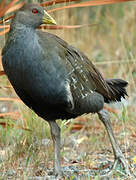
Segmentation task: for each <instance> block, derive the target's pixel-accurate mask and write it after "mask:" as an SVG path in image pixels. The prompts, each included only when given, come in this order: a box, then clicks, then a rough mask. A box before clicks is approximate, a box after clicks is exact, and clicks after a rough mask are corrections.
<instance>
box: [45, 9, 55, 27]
mask: <svg viewBox="0 0 136 180" xmlns="http://www.w3.org/2000/svg"><path fill="white" fill-rule="evenodd" d="M42 22H43V23H44V24H54V25H56V24H57V23H56V21H55V20H54V19H53V18H52V17H51V16H50V15H49V14H48V13H47V12H46V11H44V16H43V19H42Z"/></svg>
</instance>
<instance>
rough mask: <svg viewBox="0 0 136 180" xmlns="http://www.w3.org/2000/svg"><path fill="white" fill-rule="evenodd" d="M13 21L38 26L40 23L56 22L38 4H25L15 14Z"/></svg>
mask: <svg viewBox="0 0 136 180" xmlns="http://www.w3.org/2000/svg"><path fill="white" fill-rule="evenodd" d="M15 19H16V20H15V21H16V22H17V23H19V24H24V25H26V26H31V27H34V28H36V27H38V26H40V25H41V24H56V21H55V20H54V19H53V18H52V17H51V16H50V15H49V14H48V13H47V12H46V11H45V10H44V8H43V7H42V6H40V4H37V3H29V4H25V5H24V6H23V7H22V8H21V9H20V10H19V11H18V12H17V13H16V16H15Z"/></svg>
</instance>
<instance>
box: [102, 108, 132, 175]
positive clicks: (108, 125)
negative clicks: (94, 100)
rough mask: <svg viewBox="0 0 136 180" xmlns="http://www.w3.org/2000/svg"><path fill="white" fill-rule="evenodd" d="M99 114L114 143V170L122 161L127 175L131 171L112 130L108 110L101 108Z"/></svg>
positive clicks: (112, 143)
mask: <svg viewBox="0 0 136 180" xmlns="http://www.w3.org/2000/svg"><path fill="white" fill-rule="evenodd" d="M98 116H99V119H100V120H101V121H102V122H103V124H104V126H105V128H106V131H107V133H108V136H109V139H110V142H111V145H112V149H113V153H114V157H115V160H114V165H113V170H114V169H115V168H116V165H117V163H118V162H120V163H122V165H123V167H124V170H125V172H126V174H127V175H130V171H129V168H128V165H127V162H126V160H125V157H124V155H123V154H122V152H121V150H120V147H119V145H118V144H117V142H116V139H115V137H114V134H113V130H112V125H111V121H110V116H109V113H108V111H107V110H101V111H99V112H98Z"/></svg>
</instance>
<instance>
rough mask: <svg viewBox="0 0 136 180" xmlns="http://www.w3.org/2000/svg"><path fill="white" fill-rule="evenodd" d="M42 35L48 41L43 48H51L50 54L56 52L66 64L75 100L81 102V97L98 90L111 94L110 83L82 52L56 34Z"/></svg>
mask: <svg viewBox="0 0 136 180" xmlns="http://www.w3.org/2000/svg"><path fill="white" fill-rule="evenodd" d="M40 33H41V32H40ZM41 37H42V38H45V41H44V42H46V44H42V46H43V48H44V49H46V48H48V51H49V49H50V55H51V52H52V53H55V54H56V56H57V57H56V58H59V60H60V59H61V62H62V64H63V65H62V66H65V69H66V71H67V82H68V83H69V86H68V87H69V88H67V89H69V91H70V92H68V94H70V95H72V97H73V101H74V102H75V101H76V100H78V102H79V101H80V99H84V97H88V95H90V94H92V93H93V92H98V93H99V94H101V95H103V96H104V97H107V98H108V97H109V96H110V93H109V87H108V84H107V83H106V81H105V80H104V78H103V77H102V75H101V73H100V72H99V71H98V70H97V69H96V67H95V66H94V65H93V64H92V62H91V61H90V60H89V59H88V58H87V57H86V56H85V55H84V54H83V53H82V52H80V51H79V50H77V49H76V48H74V47H72V46H70V45H68V43H66V42H65V41H64V40H62V39H60V38H59V37H58V36H56V35H54V34H50V33H47V32H46V33H43V34H41ZM58 73H60V72H58ZM71 99H72V98H71ZM71 104H72V102H71Z"/></svg>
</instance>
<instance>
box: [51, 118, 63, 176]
mask: <svg viewBox="0 0 136 180" xmlns="http://www.w3.org/2000/svg"><path fill="white" fill-rule="evenodd" d="M49 125H50V129H51V136H52V140H53V146H54V173H55V175H56V176H61V175H62V172H61V167H60V128H59V126H58V124H57V123H56V121H49Z"/></svg>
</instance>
